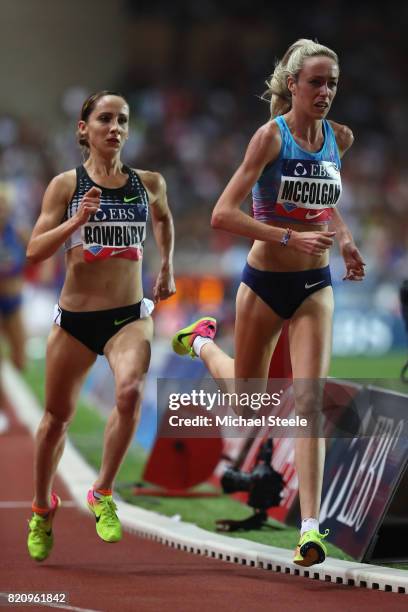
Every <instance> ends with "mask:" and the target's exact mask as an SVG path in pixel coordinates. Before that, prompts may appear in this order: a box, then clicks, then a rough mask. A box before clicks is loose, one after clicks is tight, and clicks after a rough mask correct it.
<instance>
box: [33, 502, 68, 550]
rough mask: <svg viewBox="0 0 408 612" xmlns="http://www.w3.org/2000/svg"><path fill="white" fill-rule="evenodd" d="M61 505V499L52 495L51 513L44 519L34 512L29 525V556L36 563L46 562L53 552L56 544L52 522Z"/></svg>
mask: <svg viewBox="0 0 408 612" xmlns="http://www.w3.org/2000/svg"><path fill="white" fill-rule="evenodd" d="M60 505H61V500H60V498H59V497H58V495H56V494H55V493H52V495H51V509H50V511H49V513H48V514H47V515H46V516H45V517H44V516H41V514H36V513H35V512H34V514H33V516H32V518H31V520H30V521H29V523H28V527H29V532H28V539H27V548H28V554H29V555H30V557H31V558H32V559H34V560H35V561H44V559H46V558H47V557H48V555H49V554H50V552H51V550H52V547H53V544H54V536H53V533H52V521H53V520H54V516H55V513H56V512H57V510H58V508H59V507H60Z"/></svg>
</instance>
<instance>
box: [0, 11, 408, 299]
mask: <svg viewBox="0 0 408 612" xmlns="http://www.w3.org/2000/svg"><path fill="white" fill-rule="evenodd" d="M295 5H296V6H295ZM180 6H182V9H181V8H179V7H180ZM407 6H408V5H406V6H405V7H402V6H399V9H398V10H400V11H402V12H403V13H404V14H401V13H400V15H399V16H395V15H393V12H392V10H390V11H387V13H385V11H384V10H383V8H381V5H378V6H377V5H375V4H372V3H364V2H363V3H356V5H355V6H354V5H353V8H350V6H349V5H348V4H347V3H341V2H340V1H337V0H328V1H327V0H326V1H325V2H323V1H321V2H317V3H315V4H314V5H313V8H312V7H311V5H310V3H295V4H293V3H290V4H289V3H287V5H285V4H284V3H280V4H279V5H275V3H266V2H257V1H255V2H251V3H248V2H243V1H240V0H236V1H235V2H234V3H231V2H225V1H224V2H223V1H221V2H218V1H216V0H201V1H200V2H193V3H177V2H176V3H167V2H164V0H163V1H156V2H154V3H150V2H149V3H148V2H147V1H146V2H143V1H141V2H137V3H134V2H131V1H129V2H126V3H125V4H124V7H125V9H126V10H127V19H128V24H129V25H128V28H129V31H128V42H127V46H128V58H127V62H126V63H127V68H126V70H124V71H122V73H118V78H117V82H115V83H106V87H107V88H113V89H116V90H118V91H120V92H121V93H123V95H124V96H125V97H126V98H127V99H128V101H129V102H130V106H131V137H130V139H129V141H128V144H127V145H126V149H125V153H124V155H123V157H124V159H125V160H126V162H127V163H128V164H130V165H132V166H134V167H136V168H138V167H140V168H146V169H151V170H157V171H159V172H161V173H162V174H163V176H164V177H165V179H166V181H167V185H168V194H169V201H170V204H171V207H172V210H173V213H174V217H175V223H176V266H177V273H178V274H188V273H197V272H200V271H201V272H206V271H211V272H212V273H214V272H217V273H219V274H221V275H224V276H225V277H230V276H233V277H234V278H235V279H236V278H237V275H238V274H239V270H240V269H241V266H242V264H243V261H244V257H245V253H246V250H247V245H246V244H245V241H242V240H239V239H234V238H233V237H231V236H229V235H227V234H224V233H222V232H215V231H212V230H211V228H210V223H209V220H210V213H211V209H212V207H213V205H214V203H215V201H216V200H217V197H218V196H219V194H220V192H221V191H222V189H223V187H224V186H225V185H226V183H227V181H228V179H229V178H230V176H231V175H232V173H233V172H234V170H235V169H236V167H237V165H238V164H239V163H240V160H241V159H242V156H243V154H244V151H245V147H246V143H247V142H248V140H249V138H250V137H251V134H252V133H253V132H254V131H255V130H256V129H257V127H258V126H259V125H261V124H262V123H264V122H265V121H267V120H268V118H269V107H268V104H267V103H265V102H263V101H262V100H261V99H260V97H261V95H262V94H263V91H264V88H265V86H264V81H265V79H266V78H267V77H268V76H269V75H270V73H271V72H272V70H273V65H274V61H275V58H277V57H279V56H280V55H281V54H282V53H283V52H284V51H285V50H286V48H287V47H288V46H289V44H291V43H292V42H293V41H294V40H296V39H297V38H299V37H309V38H317V39H318V41H319V42H322V43H323V44H326V45H328V46H330V47H332V48H334V49H335V50H336V51H337V52H338V54H339V57H340V68H341V77H340V84H339V91H338V95H337V99H336V101H335V103H334V106H333V108H332V110H331V114H330V116H329V118H332V119H334V120H336V121H339V122H340V123H346V124H348V125H349V126H350V127H351V128H352V130H353V132H354V134H355V144H354V146H353V148H352V150H351V151H350V152H349V153H348V154H347V156H346V158H345V159H344V164H343V195H342V199H341V202H340V211H341V212H342V214H343V215H344V217H345V219H346V220H347V222H348V223H349V225H350V226H351V228H352V230H353V233H354V235H355V238H356V240H357V242H358V244H359V246H360V248H361V251H362V253H363V255H364V257H365V259H366V262H367V274H368V280H367V286H368V287H372V288H373V287H379V286H381V284H384V283H385V284H386V285H389V284H392V285H394V286H395V287H397V286H398V285H399V284H400V281H401V280H402V279H403V278H406V276H407V271H408V248H407V247H408V232H407V221H406V209H407V204H408V173H407V167H408V148H407V140H408V121H407V120H406V108H407V102H408V100H407V97H408V90H407V87H408V85H407V80H406V74H405V73H406V62H405V58H406V57H407V46H408V37H407V36H406V35H405V32H404V30H403V24H404V23H406V22H407V19H406V17H407V16H408V9H407ZM136 8H137V10H136ZM232 13H233V15H234V16H233V17H232V16H231V14H232ZM88 93H90V92H88V91H85V90H83V89H82V88H81V87H77V88H76V87H73V88H72V89H70V90H68V91H66V92H64V93H63V95H62V96H61V123H60V128H59V129H58V130H52V131H50V130H49V128H48V126H47V125H38V124H35V125H33V123H29V122H28V121H27V119H25V118H24V117H17V116H14V115H13V109H10V113H9V114H8V115H3V116H2V117H0V182H1V183H3V184H7V185H8V186H9V187H11V189H12V193H13V198H12V200H13V201H12V204H13V207H14V209H15V218H16V219H18V221H19V224H25V225H26V227H28V228H30V227H31V226H32V224H33V223H34V221H35V219H36V217H37V215H38V212H39V207H40V204H41V199H42V194H43V192H44V189H45V186H46V184H47V183H48V181H49V180H50V178H51V177H52V176H54V175H55V174H57V173H58V172H60V171H62V170H65V169H68V168H71V167H74V166H77V165H79V164H80V163H81V155H80V151H79V148H78V146H77V145H76V142H75V129H76V120H77V117H78V113H79V109H80V106H81V103H82V101H83V99H84V98H85V96H86V95H87V94H88ZM44 103H45V104H46V101H44ZM249 204H250V203H249V202H248V205H249ZM153 253H154V249H153V248H149V245H147V250H146V259H145V264H146V266H147V272H149V271H152V266H153V267H154V265H155V262H154V260H153ZM339 265H340V264H339ZM61 266H62V257H60V258H56V260H55V261H54V262H53V263H52V264H45V265H43V266H41V267H40V268H38V269H36V270H32V271H31V272H30V274H31V277H32V278H37V280H38V281H41V282H42V283H45V284H49V285H55V286H58V284H59V282H60V278H61V275H60V270H61ZM340 274H341V273H340ZM387 295H388V294H387ZM394 295H395V293H394Z"/></svg>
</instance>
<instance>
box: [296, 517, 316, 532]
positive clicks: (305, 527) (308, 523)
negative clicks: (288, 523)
mask: <svg viewBox="0 0 408 612" xmlns="http://www.w3.org/2000/svg"><path fill="white" fill-rule="evenodd" d="M311 529H316V531H319V521H318V520H317V519H315V518H307V519H303V521H302V526H301V528H300V535H303V534H304V533H305V532H306V531H310V530H311ZM319 533H320V532H319Z"/></svg>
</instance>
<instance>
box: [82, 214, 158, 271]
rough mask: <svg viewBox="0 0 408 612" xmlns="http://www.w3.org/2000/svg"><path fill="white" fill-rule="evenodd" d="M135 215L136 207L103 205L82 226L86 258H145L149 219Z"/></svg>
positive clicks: (90, 259)
mask: <svg viewBox="0 0 408 612" xmlns="http://www.w3.org/2000/svg"><path fill="white" fill-rule="evenodd" d="M135 217H136V215H135V210H134V208H133V207H129V206H120V205H115V206H109V205H105V206H103V207H102V206H101V209H100V210H99V211H98V212H97V213H95V215H92V216H91V217H90V219H89V221H88V222H87V223H85V224H84V225H83V226H82V227H81V239H82V245H83V251H84V258H85V261H95V260H101V259H107V258H108V257H121V258H124V259H132V260H139V259H142V256H143V243H144V241H145V239H146V222H145V221H139V220H138V219H137V218H135Z"/></svg>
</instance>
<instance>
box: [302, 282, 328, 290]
mask: <svg viewBox="0 0 408 612" xmlns="http://www.w3.org/2000/svg"><path fill="white" fill-rule="evenodd" d="M321 283H324V280H321V281H319V282H318V283H312V284H311V285H309V283H305V289H311V288H312V287H316V285H321Z"/></svg>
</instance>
